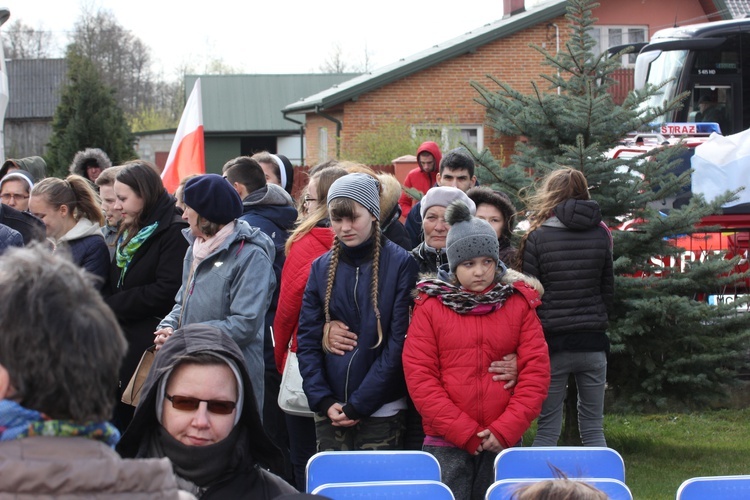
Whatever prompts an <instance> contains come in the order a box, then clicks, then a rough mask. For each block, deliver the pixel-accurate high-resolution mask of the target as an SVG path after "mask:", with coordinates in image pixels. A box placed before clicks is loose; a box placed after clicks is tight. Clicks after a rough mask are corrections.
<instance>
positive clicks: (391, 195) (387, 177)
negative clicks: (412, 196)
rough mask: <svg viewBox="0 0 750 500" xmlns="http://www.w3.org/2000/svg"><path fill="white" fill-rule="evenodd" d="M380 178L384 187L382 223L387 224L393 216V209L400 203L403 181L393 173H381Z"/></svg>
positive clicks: (381, 195) (381, 207)
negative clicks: (399, 180)
mask: <svg viewBox="0 0 750 500" xmlns="http://www.w3.org/2000/svg"><path fill="white" fill-rule="evenodd" d="M378 180H380V185H381V186H382V188H383V189H382V192H381V194H380V224H381V225H386V224H388V222H390V220H391V218H392V216H393V209H394V208H396V206H397V205H398V198H399V197H400V196H401V183H399V182H398V179H396V177H395V176H393V175H391V174H380V175H378Z"/></svg>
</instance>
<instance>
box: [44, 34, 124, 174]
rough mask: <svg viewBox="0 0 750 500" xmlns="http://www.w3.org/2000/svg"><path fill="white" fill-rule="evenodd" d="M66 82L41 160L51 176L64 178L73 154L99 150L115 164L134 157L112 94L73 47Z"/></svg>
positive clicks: (68, 61) (121, 115)
mask: <svg viewBox="0 0 750 500" xmlns="http://www.w3.org/2000/svg"><path fill="white" fill-rule="evenodd" d="M66 59H67V63H68V78H69V83H68V85H67V86H65V87H64V88H63V90H62V96H61V99H60V104H59V105H58V107H57V110H55V117H54V119H53V121H52V136H51V138H50V142H49V145H48V146H49V149H48V152H47V156H46V157H45V159H46V161H47V164H48V165H49V167H50V169H51V171H52V172H53V174H54V175H57V176H61V177H63V176H65V175H67V173H68V166H69V165H70V163H71V161H73V157H74V156H75V154H76V152H78V151H81V150H83V149H86V148H100V149H102V150H103V151H104V152H106V153H107V155H108V156H109V157H110V159H111V160H112V162H113V164H119V163H122V162H124V161H127V160H130V159H133V158H135V157H136V155H135V151H134V149H133V142H134V138H133V134H132V133H131V131H130V127H129V126H128V123H127V121H126V120H125V117H124V115H123V112H122V109H121V108H120V107H119V106H118V105H117V102H116V100H115V98H114V91H113V90H112V89H111V88H110V87H108V86H106V85H105V84H104V83H103V82H102V79H101V77H100V75H99V73H98V70H97V69H96V67H95V66H94V64H93V63H92V62H91V60H90V59H88V58H87V57H85V56H82V55H80V54H79V53H78V51H77V50H76V48H75V45H71V46H70V47H69V48H68V53H67V56H66Z"/></svg>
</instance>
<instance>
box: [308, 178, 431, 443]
mask: <svg viewBox="0 0 750 500" xmlns="http://www.w3.org/2000/svg"><path fill="white" fill-rule="evenodd" d="M327 202H328V213H329V216H330V220H331V227H332V229H333V231H334V233H335V234H336V237H335V239H334V242H333V246H332V248H331V250H330V251H329V252H328V253H326V254H324V255H323V256H321V257H320V258H318V259H317V260H315V262H313V264H312V268H311V270H310V278H309V280H308V282H307V287H306V289H305V294H304V298H303V301H302V310H301V312H300V317H299V330H298V334H297V356H298V358H299V364H300V372H301V374H302V378H303V380H304V383H303V388H304V390H305V394H306V395H307V398H308V402H309V403H310V408H311V409H312V410H313V411H315V412H316V416H315V431H316V435H317V441H318V450H319V451H324V450H362V449H368V450H372V449H399V448H401V446H402V440H403V433H404V426H405V412H404V410H405V409H406V386H405V382H404V375H403V369H402V364H401V352H402V350H403V345H404V338H405V335H406V330H407V329H408V326H409V309H410V307H411V304H412V299H411V297H410V292H411V289H412V288H413V286H414V283H415V282H416V279H417V264H416V261H414V259H412V258H411V256H410V255H409V253H408V252H406V251H405V250H403V249H402V248H400V247H398V246H397V245H395V244H394V243H392V242H390V241H388V240H387V239H386V238H384V237H383V236H382V235H381V234H380V223H379V217H380V185H379V182H378V181H377V179H375V178H374V177H372V176H370V175H367V174H361V173H355V174H349V175H346V176H344V177H341V178H340V179H337V180H336V181H335V182H334V183H333V184H332V185H331V188H330V190H329V191H328V199H327ZM336 320H338V321H341V322H343V323H344V324H346V325H347V326H348V327H349V329H350V330H351V331H353V332H356V333H357V335H358V338H357V346H356V347H355V348H354V349H353V350H351V351H347V352H345V353H344V355H343V356H341V355H336V354H333V353H331V348H335V347H336V346H331V345H329V343H328V340H327V339H328V335H327V334H326V333H327V330H329V329H330V326H331V322H332V321H336Z"/></svg>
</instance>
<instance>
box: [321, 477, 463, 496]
mask: <svg viewBox="0 0 750 500" xmlns="http://www.w3.org/2000/svg"><path fill="white" fill-rule="evenodd" d="M312 493H313V494H316V495H323V496H327V497H330V498H334V499H336V500H339V499H347V498H352V499H357V498H368V499H372V498H404V497H405V498H409V499H410V500H411V499H413V500H454V496H453V493H452V492H451V490H450V488H448V487H447V486H446V485H445V484H443V483H441V482H440V481H378V482H364V483H335V484H323V485H320V486H318V487H317V488H315V489H314V490H313V491H312Z"/></svg>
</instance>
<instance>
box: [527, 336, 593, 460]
mask: <svg viewBox="0 0 750 500" xmlns="http://www.w3.org/2000/svg"><path fill="white" fill-rule="evenodd" d="M550 367H551V376H552V377H551V380H550V385H549V394H548V395H547V399H546V400H545V401H544V404H543V405H542V413H541V414H540V415H539V420H538V425H537V433H536V438H535V439H534V444H533V446H557V440H558V439H559V438H560V431H561V429H562V420H563V403H564V401H565V394H566V392H567V390H566V389H567V384H568V375H569V374H571V373H572V374H573V375H574V376H575V379H576V386H577V387H578V431H579V432H580V434H581V441H582V442H583V445H584V446H607V441H606V440H605V439H604V429H603V427H602V421H603V420H604V387H605V384H606V382H607V354H606V353H605V352H604V351H599V352H568V351H562V352H556V353H553V354H551V355H550Z"/></svg>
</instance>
